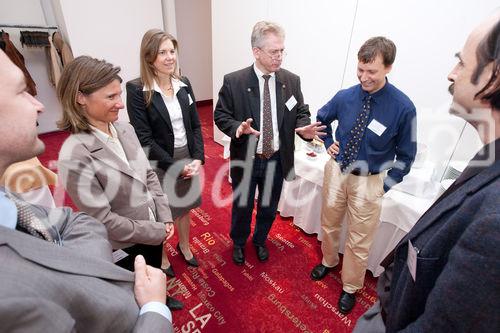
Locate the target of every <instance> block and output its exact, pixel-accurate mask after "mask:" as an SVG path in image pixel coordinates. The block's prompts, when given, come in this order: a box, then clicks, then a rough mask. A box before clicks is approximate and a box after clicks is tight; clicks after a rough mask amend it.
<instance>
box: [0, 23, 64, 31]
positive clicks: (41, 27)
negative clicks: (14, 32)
mask: <svg viewBox="0 0 500 333" xmlns="http://www.w3.org/2000/svg"><path fill="white" fill-rule="evenodd" d="M0 28H21V29H47V30H57V29H59V28H58V27H48V26H41V25H24V24H0Z"/></svg>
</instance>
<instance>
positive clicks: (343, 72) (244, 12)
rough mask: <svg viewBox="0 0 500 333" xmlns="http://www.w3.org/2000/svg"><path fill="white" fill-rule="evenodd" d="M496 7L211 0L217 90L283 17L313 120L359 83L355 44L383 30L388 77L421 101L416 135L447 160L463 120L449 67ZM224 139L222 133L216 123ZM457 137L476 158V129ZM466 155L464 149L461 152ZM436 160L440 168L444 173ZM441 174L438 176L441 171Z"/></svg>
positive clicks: (427, 0)
mask: <svg viewBox="0 0 500 333" xmlns="http://www.w3.org/2000/svg"><path fill="white" fill-rule="evenodd" d="M497 6H498V1H495V0H479V1H474V2H472V1H466V0H461V1H456V0H455V1H452V0H443V1H432V0H420V1H417V0H407V1H397V0H358V1H349V2H348V1H343V2H339V1H328V0H321V1H320V0H317V1H314V2H313V1H308V0H257V1H252V2H249V1H244V0H212V35H213V45H212V50H213V82H214V84H213V96H214V102H216V100H217V94H218V90H219V89H220V87H221V85H222V78H223V75H224V74H226V73H229V72H231V71H234V70H237V69H240V68H243V67H245V66H248V65H249V64H251V63H252V61H253V58H252V54H251V47H250V33H251V28H252V26H253V25H254V24H255V22H257V21H259V20H264V19H265V20H272V21H276V22H277V23H279V24H281V25H282V26H283V27H284V28H285V31H286V33H287V37H286V41H285V45H286V49H287V52H288V56H287V58H286V59H285V61H284V63H283V67H285V68H287V69H289V70H291V71H293V72H295V73H297V74H298V75H300V76H301V80H302V90H303V93H304V97H305V101H306V103H308V104H309V105H310V108H311V113H312V115H313V119H314V117H315V114H316V112H317V109H318V108H319V107H321V106H322V105H323V104H324V103H325V102H326V101H328V100H329V99H330V98H331V97H332V96H333V95H334V94H335V93H336V92H337V91H338V89H339V88H341V87H342V88H346V87H349V86H351V85H353V84H357V83H358V82H357V78H356V65H357V57H356V54H357V51H358V49H359V47H360V46H361V44H362V43H363V42H364V41H365V40H366V39H368V38H369V37H372V36H376V35H384V36H386V37H389V38H390V39H392V40H394V42H395V43H396V45H397V47H398V54H397V56H396V62H395V63H394V66H393V71H392V73H391V74H390V75H389V80H390V81H391V83H394V84H395V85H396V86H397V87H399V88H400V89H401V90H403V91H404V92H405V93H406V94H407V95H408V96H410V98H411V99H412V100H413V102H414V103H415V105H416V106H417V113H418V119H419V126H418V127H419V128H418V138H419V140H420V142H424V143H427V144H428V146H429V147H430V152H429V156H428V157H429V160H430V161H432V162H434V163H437V164H440V161H447V160H448V159H449V158H450V155H451V149H448V148H449V147H451V148H453V147H455V145H456V143H457V140H458V138H459V136H460V133H461V131H462V128H463V126H464V122H463V121H462V120H460V119H457V118H455V117H451V116H449V115H448V107H449V104H450V100H451V98H450V96H449V94H448V92H447V87H448V85H449V83H448V82H447V80H446V76H447V74H448V72H449V71H450V70H451V69H452V67H453V65H454V64H455V62H456V59H455V58H454V56H453V55H454V54H455V52H457V51H459V50H460V49H461V47H462V45H463V43H464V42H465V38H466V36H467V35H468V33H469V32H470V31H471V30H472V28H473V27H474V26H476V25H477V24H478V23H479V22H480V21H481V20H482V19H483V18H485V17H486V16H487V15H488V14H490V13H491V12H492V11H493V10H494V9H495V8H496V7H497ZM214 137H215V138H216V140H218V142H220V139H221V137H222V134H221V133H220V131H218V130H216V131H215V133H214ZM464 137H466V138H467V140H463V141H462V142H459V146H460V148H461V149H460V151H459V152H460V154H457V156H454V158H456V157H457V158H458V157H460V158H470V157H471V156H472V155H473V154H474V153H475V151H476V150H477V148H478V146H479V145H480V143H479V140H478V138H477V135H475V133H474V131H472V130H471V129H470V128H467V129H466V131H465V135H464ZM458 155H460V156H458ZM442 167H443V166H441V165H438V169H439V170H437V173H438V174H439V173H442V172H443V170H442ZM438 177H439V176H438Z"/></svg>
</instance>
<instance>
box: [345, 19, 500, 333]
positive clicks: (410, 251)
mask: <svg viewBox="0 0 500 333" xmlns="http://www.w3.org/2000/svg"><path fill="white" fill-rule="evenodd" d="M457 57H458V64H457V65H456V66H455V68H453V70H452V71H451V73H450V74H449V76H448V79H449V80H450V81H451V82H452V85H451V86H450V92H451V93H452V94H453V104H452V106H451V109H450V113H452V114H455V115H457V116H459V117H461V118H463V119H464V120H466V121H467V122H468V123H470V124H471V125H472V126H474V128H476V130H477V131H478V133H479V136H480V138H481V140H482V142H483V143H484V145H485V146H484V147H483V148H482V149H481V150H480V151H479V152H478V153H477V155H476V156H475V157H474V158H473V159H472V160H471V161H470V162H469V165H468V166H467V168H466V169H465V170H464V171H463V172H462V174H461V175H460V177H459V178H458V179H457V180H456V181H455V182H454V183H453V184H452V186H451V187H450V188H449V189H448V190H447V191H446V192H445V193H443V195H442V196H441V197H440V198H438V199H437V201H436V202H435V203H434V204H433V206H432V207H431V208H430V209H429V210H428V211H427V212H426V213H425V214H424V215H423V216H422V217H421V218H420V220H419V221H418V222H417V223H416V225H415V226H414V227H413V229H412V230H411V231H410V232H409V233H408V235H407V236H406V237H404V238H403V240H402V241H401V242H400V243H399V245H398V246H397V247H396V249H395V251H394V252H393V253H391V255H389V256H388V257H387V258H386V259H385V260H384V262H383V263H382V265H383V266H384V267H385V268H386V270H385V272H384V274H383V275H382V276H381V277H380V279H379V282H378V296H379V300H378V301H377V302H376V303H375V304H374V306H373V307H372V308H370V309H369V310H368V311H367V312H366V313H365V314H364V315H363V316H362V317H361V318H360V319H359V320H358V322H357V325H356V327H355V329H354V331H355V332H482V333H484V332H500V316H499V313H498V311H499V309H500V283H499V281H500V246H499V245H500V195H499V193H500V161H499V155H500V149H499V148H500V78H499V74H500V13H499V12H497V13H496V14H495V15H494V16H493V17H491V18H489V19H488V20H486V21H485V22H483V23H482V24H481V25H480V26H479V27H478V28H476V29H475V30H474V31H473V32H472V33H471V34H470V36H469V38H468V39H467V41H466V43H465V45H464V47H463V50H462V51H461V52H460V53H458V54H457Z"/></svg>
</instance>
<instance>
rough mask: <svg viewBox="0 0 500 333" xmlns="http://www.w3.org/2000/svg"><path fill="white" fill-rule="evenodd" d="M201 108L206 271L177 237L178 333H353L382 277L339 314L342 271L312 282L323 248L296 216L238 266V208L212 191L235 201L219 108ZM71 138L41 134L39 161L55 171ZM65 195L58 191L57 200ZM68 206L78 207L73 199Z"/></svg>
mask: <svg viewBox="0 0 500 333" xmlns="http://www.w3.org/2000/svg"><path fill="white" fill-rule="evenodd" d="M198 110H199V113H200V117H201V119H202V124H203V135H204V139H205V153H206V164H205V168H204V170H205V182H204V184H205V185H204V191H203V203H202V206H201V207H200V208H198V209H196V210H195V211H193V213H192V225H191V238H192V242H191V245H192V246H191V248H192V251H193V252H194V253H195V255H196V257H197V258H198V260H199V261H200V264H201V266H200V268H198V269H193V268H190V267H189V268H188V267H187V266H186V264H185V263H184V261H183V258H182V256H180V255H179V253H178V252H177V250H176V249H175V245H176V244H177V237H176V236H174V238H173V239H171V241H170V243H169V244H168V245H167V247H166V250H167V251H168V252H169V258H170V262H171V263H172V265H173V268H174V270H175V272H176V275H177V278H175V279H171V280H169V281H168V286H167V288H168V289H169V292H170V294H171V295H173V296H174V297H176V298H178V299H179V300H182V301H183V302H184V304H185V307H184V309H183V310H181V311H175V312H173V321H174V327H175V332H183V333H188V332H317V333H326V332H351V331H352V329H353V328H354V325H355V323H356V319H357V318H358V317H359V316H360V315H361V314H362V313H363V312H364V311H365V310H366V309H367V308H368V307H369V306H371V305H372V304H373V302H374V301H375V298H376V293H375V284H376V279H375V278H373V277H372V276H371V274H370V273H367V277H366V283H365V288H364V289H363V290H361V292H359V293H358V295H357V300H358V302H357V304H356V306H355V308H354V310H353V311H352V313H350V314H349V315H347V316H344V315H342V314H340V313H339V312H338V310H337V309H336V303H337V298H338V296H339V294H340V291H341V285H340V277H339V270H338V269H337V270H335V271H334V272H332V273H330V274H329V275H328V276H327V277H326V278H325V279H324V280H323V281H320V282H314V281H312V280H311V279H310V278H309V273H310V270H311V269H312V267H314V265H316V264H317V263H318V262H319V261H320V259H321V250H320V243H319V242H318V241H317V240H316V235H307V234H305V233H304V232H303V231H302V230H300V229H299V228H296V227H294V225H293V219H291V218H282V217H279V216H278V217H277V218H276V221H275V223H274V225H273V228H272V230H271V233H270V235H269V240H268V248H269V252H270V258H269V261H268V262H266V263H260V262H259V261H258V260H257V257H256V254H255V251H254V249H253V246H252V245H251V243H250V242H249V243H248V244H247V247H246V259H247V261H246V264H245V265H244V266H236V265H234V264H233V263H232V261H231V254H232V243H231V239H230V238H229V235H228V234H229V226H230V215H231V214H230V213H231V206H230V205H225V206H223V207H217V205H215V204H214V201H213V200H212V191H215V192H216V194H217V195H218V196H219V198H222V199H224V198H225V199H228V198H230V196H231V187H230V185H229V183H228V182H227V177H225V178H224V181H223V182H222V186H220V185H219V186H215V187H214V184H215V182H214V179H215V178H216V176H217V174H218V173H219V172H222V171H219V170H221V168H223V167H226V166H227V161H225V160H224V159H223V157H222V152H223V149H222V147H221V146H220V145H218V144H216V143H215V142H214V141H213V123H212V106H211V105H208V106H203V107H200V108H199V109H198ZM66 136H67V134H65V133H60V132H59V133H49V134H44V135H42V136H41V138H42V139H43V140H44V141H45V143H46V145H47V150H46V152H45V154H44V155H43V156H41V158H40V160H41V161H42V163H44V165H46V166H49V167H52V168H53V169H54V168H55V163H54V162H53V161H56V160H57V155H58V152H59V149H60V146H61V144H62V142H63V140H64V139H65V138H66ZM225 170H226V171H227V167H226V168H225ZM63 195H64V192H63V191H60V190H58V189H55V196H56V197H57V196H59V197H58V198H56V201H57V202H61V199H62V196H63ZM226 201H228V200H226ZM65 204H66V205H72V204H71V201H70V200H69V199H68V198H65ZM318 209H320V205H319V204H318Z"/></svg>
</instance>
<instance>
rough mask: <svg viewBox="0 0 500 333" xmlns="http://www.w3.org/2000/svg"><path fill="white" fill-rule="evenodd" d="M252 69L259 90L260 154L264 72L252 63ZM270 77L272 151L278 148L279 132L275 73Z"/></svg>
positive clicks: (259, 145)
mask: <svg viewBox="0 0 500 333" xmlns="http://www.w3.org/2000/svg"><path fill="white" fill-rule="evenodd" d="M253 69H254V71H255V74H256V75H257V79H259V92H260V124H259V125H260V128H259V132H260V133H261V135H260V136H259V142H258V143H257V154H262V138H263V136H262V123H263V122H264V116H263V112H264V83H265V80H264V78H263V77H262V75H264V73H262V72H261V71H260V69H259V68H258V67H257V66H256V65H255V63H254V64H253ZM269 75H271V77H270V78H269V81H268V84H269V94H270V97H271V114H272V118H273V148H274V151H277V150H278V149H279V148H280V133H279V130H278V113H277V107H276V75H275V73H274V72H273V73H269Z"/></svg>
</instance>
